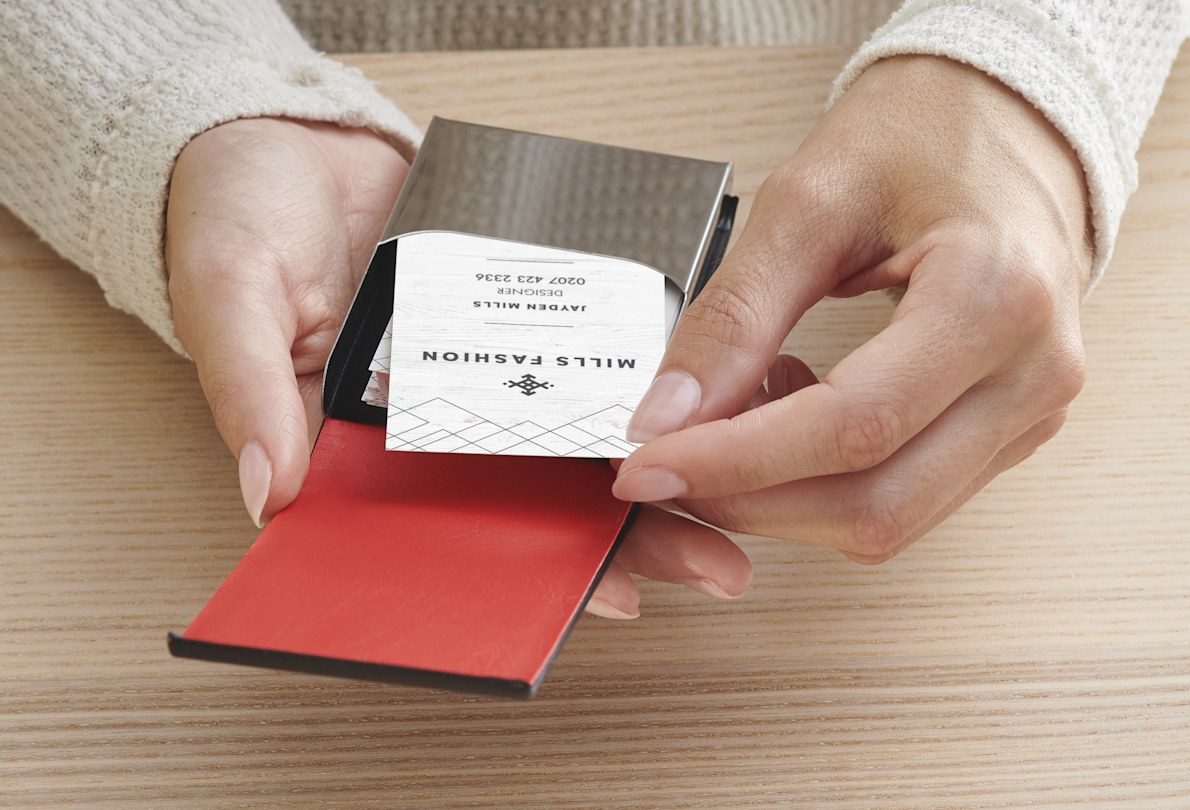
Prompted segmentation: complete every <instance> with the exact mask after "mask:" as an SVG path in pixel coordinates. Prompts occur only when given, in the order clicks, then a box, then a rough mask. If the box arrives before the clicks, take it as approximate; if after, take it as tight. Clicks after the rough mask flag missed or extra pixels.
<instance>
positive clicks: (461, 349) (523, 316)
mask: <svg viewBox="0 0 1190 810" xmlns="http://www.w3.org/2000/svg"><path fill="white" fill-rule="evenodd" d="M664 285H665V278H664V276H663V275H662V274H661V273H659V272H658V271H656V270H654V269H652V268H650V267H647V266H645V265H642V264H639V263H637V262H632V261H629V260H627V259H618V258H611V257H607V256H597V255H593V254H589V253H582V252H578V251H571V250H560V249H556V248H547V247H540V246H537V245H528V244H524V243H520V242H509V241H505V240H500V239H491V238H488V237H481V236H473V235H469V234H460V233H451V232H445V231H426V232H418V233H411V234H406V235H404V236H402V237H400V238H399V241H398V244H397V252H396V267H395V293H394V302H393V318H392V321H391V323H390V324H389V328H388V329H387V330H386V331H385V335H384V338H383V339H382V340H381V342H380V345H379V346H378V347H377V349H376V353H375V356H374V358H373V361H372V364H371V366H370V369H371V371H372V378H371V380H370V381H369V384H368V388H367V390H366V392H365V394H364V400H365V401H366V402H369V403H370V404H373V405H382V406H384V407H387V409H388V427H387V441H386V446H387V448H388V449H389V450H405V451H425V452H444V453H476V454H485V455H495V454H500V455H520V456H567V457H572V458H574V457H579V458H623V457H624V456H627V455H628V454H630V453H631V452H632V451H633V450H634V449H635V447H636V445H634V444H632V443H631V442H629V441H627V439H626V438H625V432H626V430H627V427H628V420H629V419H630V418H631V416H632V411H633V409H634V408H635V407H636V405H637V403H639V402H640V399H641V397H642V396H644V394H645V392H646V391H647V390H648V387H649V384H650V383H651V382H652V379H653V376H654V374H655V373H656V371H657V367H658V365H659V364H660V362H661V357H662V354H663V353H664V351H665V338H666V317H667V314H666V306H665V287H664Z"/></svg>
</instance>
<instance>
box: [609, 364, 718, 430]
mask: <svg viewBox="0 0 1190 810" xmlns="http://www.w3.org/2000/svg"><path fill="white" fill-rule="evenodd" d="M701 401H702V388H701V387H700V386H699V384H698V380H696V379H694V378H693V377H691V376H690V375H689V374H687V373H686V372H684V371H676V370H675V371H666V372H664V373H662V374H658V375H657V379H655V380H653V384H652V385H650V386H649V390H648V391H646V392H645V395H644V397H643V398H642V399H641V401H640V404H639V405H637V406H636V412H635V413H633V414H632V419H631V420H630V421H629V422H628V434H627V437H626V438H627V439H628V441H630V442H634V443H636V444H640V443H641V442H647V441H651V440H652V439H656V438H657V437H658V436H663V435H665V434H666V433H673V432H674V431H675V430H677V429H678V428H680V427H682V426H683V425H685V424H686V422H687V421H689V419H690V417H691V416H693V415H694V411H695V410H697V409H698V403H699V402H701Z"/></svg>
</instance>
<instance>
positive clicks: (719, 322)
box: [683, 273, 766, 366]
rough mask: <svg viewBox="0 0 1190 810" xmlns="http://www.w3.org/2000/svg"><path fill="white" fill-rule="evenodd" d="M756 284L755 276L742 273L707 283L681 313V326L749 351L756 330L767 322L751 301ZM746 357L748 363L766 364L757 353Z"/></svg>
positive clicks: (708, 338) (738, 349) (694, 332)
mask: <svg viewBox="0 0 1190 810" xmlns="http://www.w3.org/2000/svg"><path fill="white" fill-rule="evenodd" d="M759 285H760V282H759V280H758V279H755V278H754V277H753V275H752V274H745V273H737V274H735V275H733V277H732V280H731V281H730V282H724V283H720V284H709V285H707V287H706V289H704V290H703V291H702V292H701V293H700V294H699V296H698V298H696V299H694V301H693V302H692V303H691V305H690V307H689V308H688V309H687V310H686V313H685V315H683V326H684V327H685V329H687V330H689V332H691V333H693V334H695V335H698V336H699V337H702V338H704V339H706V340H708V341H711V342H713V343H715V344H718V345H720V346H723V347H725V348H728V349H731V350H735V351H737V352H746V353H748V354H749V355H750V354H752V350H750V349H749V348H748V347H750V346H752V345H753V344H754V343H755V340H754V338H755V336H756V333H757V330H759V329H763V328H764V327H765V325H766V319H765V318H763V317H762V315H761V313H760V311H759V310H758V308H757V306H756V305H755V304H754V303H753V301H755V300H756V296H757V295H758V294H760V291H759V290H758V287H759ZM749 361H750V362H749V365H757V366H763V365H765V362H764V358H762V357H761V356H760V355H759V354H757V355H756V356H755V357H750V358H749Z"/></svg>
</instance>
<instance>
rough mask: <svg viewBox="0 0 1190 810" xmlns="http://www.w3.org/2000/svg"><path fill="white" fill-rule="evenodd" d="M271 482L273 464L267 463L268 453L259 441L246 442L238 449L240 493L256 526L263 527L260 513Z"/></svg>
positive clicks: (266, 498)
mask: <svg viewBox="0 0 1190 810" xmlns="http://www.w3.org/2000/svg"><path fill="white" fill-rule="evenodd" d="M272 482H273V465H272V464H271V463H269V456H268V453H266V452H265V451H264V448H263V447H261V445H260V443H259V442H248V443H247V444H246V445H244V448H243V449H242V450H240V494H241V495H243V496H244V506H246V507H247V508H248V514H249V515H251V516H252V522H253V523H255V524H256V528H258V529H263V528H264V524H263V523H261V522H260V514H261V512H263V511H264V503H265V501H267V500H268V499H269V485H270V484H271V483H272Z"/></svg>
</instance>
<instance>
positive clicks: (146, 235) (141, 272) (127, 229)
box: [88, 51, 420, 352]
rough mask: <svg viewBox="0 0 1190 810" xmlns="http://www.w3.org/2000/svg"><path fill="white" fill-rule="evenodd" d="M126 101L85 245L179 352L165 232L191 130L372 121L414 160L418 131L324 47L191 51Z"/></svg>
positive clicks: (107, 143)
mask: <svg viewBox="0 0 1190 810" xmlns="http://www.w3.org/2000/svg"><path fill="white" fill-rule="evenodd" d="M123 101H124V103H122V104H121V105H120V106H119V108H118V109H116V110H113V111H112V115H111V118H110V119H109V121H110V125H109V126H108V127H106V129H105V137H104V138H103V139H102V140H101V141H100V143H99V158H98V161H97V164H96V176H95V181H94V183H93V184H92V187H91V191H92V194H91V205H92V211H93V216H94V220H93V222H92V225H91V229H90V232H89V234H88V245H89V249H90V252H91V255H92V257H93V261H94V269H95V275H96V276H97V278H98V279H99V282H100V285H101V286H102V287H103V289H104V291H105V293H106V296H107V300H108V302H109V303H111V304H112V306H115V307H117V308H119V309H122V310H124V311H127V312H131V313H132V314H134V315H136V316H137V317H139V318H141V319H142V320H143V321H144V322H145V323H146V324H148V325H149V327H150V328H151V329H153V331H154V332H156V333H157V334H158V335H160V336H161V337H162V338H163V339H164V340H165V342H166V343H168V344H169V345H170V346H171V347H172V348H174V349H175V350H176V351H178V352H182V347H181V344H180V342H179V341H178V338H177V335H176V334H175V332H174V328H173V322H172V318H171V310H170V302H169V293H168V290H167V283H166V272H165V262H164V244H163V238H162V235H163V234H164V216H165V206H166V197H167V189H168V186H169V181H170V176H171V174H172V172H173V166H174V162H175V160H176V159H177V156H178V154H179V153H180V152H181V150H182V148H183V147H184V146H185V145H186V144H187V143H188V142H189V141H190V140H191V139H192V138H194V137H195V136H197V135H199V134H201V133H202V132H205V131H206V130H208V129H210V128H211V127H214V126H217V125H219V124H222V123H226V122H227V121H232V120H235V119H240V118H262V117H285V118H295V119H302V120H309V121H324V122H329V123H335V124H339V125H342V126H347V127H368V128H370V129H372V130H374V131H376V132H377V133H379V134H381V135H383V136H384V137H386V138H388V139H389V140H390V141H391V142H392V144H393V145H394V146H395V147H396V148H397V149H398V150H399V151H400V152H401V153H402V154H403V155H404V156H405V157H406V159H409V160H412V158H413V153H414V151H415V149H416V144H417V141H418V139H419V138H420V135H419V133H418V131H417V129H416V127H414V126H413V124H412V122H411V121H410V120H409V119H408V118H407V117H406V116H405V115H404V113H402V112H401V111H400V110H398V109H397V108H396V107H395V106H394V105H393V104H392V103H391V102H389V101H388V100H387V99H385V98H384V97H383V96H381V95H380V94H379V92H377V91H376V89H375V88H374V87H373V86H372V84H371V82H370V81H368V79H366V78H365V77H364V76H363V74H361V73H360V72H359V71H357V70H354V69H351V68H347V67H345V66H344V65H341V64H339V63H337V62H335V61H333V60H331V59H328V58H326V57H322V56H311V57H309V58H298V59H292V58H287V57H284V56H279V55H275V54H271V53H263V54H260V55H259V56H256V55H245V54H242V53H241V54H228V53H220V52H211V51H205V52H198V53H193V54H189V55H187V57H186V58H185V59H183V60H180V61H177V62H174V63H171V64H168V65H165V66H163V67H161V68H160V69H158V70H155V71H154V73H153V74H152V75H151V76H148V77H145V79H144V80H143V81H142V82H140V83H139V84H138V86H137V87H136V89H135V90H134V91H133V92H131V93H130V94H128V95H127V97H126V98H125V99H124V100H123Z"/></svg>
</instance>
